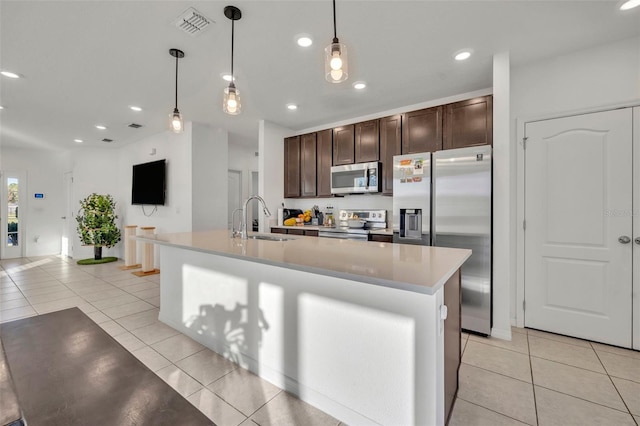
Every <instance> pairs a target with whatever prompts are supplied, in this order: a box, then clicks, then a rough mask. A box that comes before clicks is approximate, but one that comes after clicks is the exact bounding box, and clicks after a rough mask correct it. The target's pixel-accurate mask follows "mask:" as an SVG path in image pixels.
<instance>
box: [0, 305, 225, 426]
mask: <svg viewBox="0 0 640 426" xmlns="http://www.w3.org/2000/svg"><path fill="white" fill-rule="evenodd" d="M0 338H1V339H2V344H3V346H4V350H5V352H6V356H7V362H8V365H9V368H10V370H11V373H12V375H13V381H14V384H15V389H16V393H17V394H18V399H19V402H20V406H21V408H22V410H23V412H24V416H25V419H26V421H27V423H28V424H29V426H38V425H47V426H52V425H65V426H68V425H211V424H213V423H212V422H211V420H209V419H208V418H207V417H206V416H205V415H204V414H202V413H201V412H200V411H199V410H198V409H196V408H195V407H194V406H192V405H191V404H190V403H189V402H188V401H187V400H186V399H184V398H183V397H182V396H181V395H180V394H178V393H177V392H176V391H175V390H173V389H172V388H171V387H170V386H169V385H167V384H166V383H165V382H164V381H163V380H162V379H160V378H159V377H158V376H156V375H155V374H154V373H153V372H152V371H151V370H149V369H148V368H147V367H146V366H145V365H144V364H142V363H141V362H140V361H139V360H138V359H137V358H136V357H134V356H133V355H131V353H129V352H128V351H127V350H126V349H125V348H123V347H122V346H121V345H120V344H119V343H118V342H117V341H115V340H114V339H113V338H112V337H111V336H109V335H108V334H107V333H106V332H105V331H104V330H103V329H102V328H100V327H99V326H98V325H97V324H95V323H94V322H93V321H92V320H91V319H90V318H89V317H87V316H86V315H85V314H84V313H83V312H82V311H81V310H79V309H78V308H71V309H66V310H64V311H58V312H52V313H50V314H45V315H39V316H35V317H31V318H25V319H21V320H17V321H12V322H8V323H4V324H0Z"/></svg>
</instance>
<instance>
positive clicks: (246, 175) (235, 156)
mask: <svg viewBox="0 0 640 426" xmlns="http://www.w3.org/2000/svg"><path fill="white" fill-rule="evenodd" d="M255 153H256V150H255V149H254V148H250V147H248V146H243V145H238V144H235V145H229V158H228V161H229V169H230V170H239V171H240V172H242V199H243V200H244V199H246V198H247V197H249V196H250V195H254V194H252V193H251V172H257V171H258V168H259V164H258V163H259V157H258V156H256V154H255ZM255 192H256V193H257V192H258V191H255Z"/></svg>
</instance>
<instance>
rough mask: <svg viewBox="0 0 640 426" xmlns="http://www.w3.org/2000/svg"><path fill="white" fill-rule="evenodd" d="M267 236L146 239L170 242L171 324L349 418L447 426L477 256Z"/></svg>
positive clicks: (164, 259) (166, 246)
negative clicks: (464, 270) (465, 285)
mask: <svg viewBox="0 0 640 426" xmlns="http://www.w3.org/2000/svg"><path fill="white" fill-rule="evenodd" d="M262 237H265V238H271V239H270V240H262V239H248V240H241V239H232V238H230V233H229V231H227V230H217V231H209V232H195V233H176V234H164V235H163V234H160V235H154V236H145V237H138V238H137V239H139V240H141V241H144V242H150V243H155V244H158V245H160V269H161V271H162V273H161V285H160V286H161V290H160V291H161V303H160V320H161V321H163V322H165V323H166V324H168V325H170V326H172V327H174V328H175V329H177V330H179V331H180V332H182V333H184V334H186V335H188V336H190V337H192V338H193V339H195V340H197V341H198V342H200V343H202V344H203V345H205V346H207V347H209V348H211V349H212V350H214V351H216V352H217V353H220V354H222V355H224V356H225V357H227V358H229V359H231V360H233V361H234V362H237V363H238V364H240V365H241V366H242V367H244V368H247V369H249V370H251V371H252V372H254V373H256V374H258V375H259V376H261V377H263V378H264V379H266V380H268V381H270V382H272V383H274V384H275V385H277V386H279V387H281V388H283V389H285V390H287V391H289V392H291V393H293V394H296V395H298V396H299V397H300V399H302V400H304V401H306V402H309V403H310V404H312V405H315V406H316V407H318V408H320V409H321V410H323V411H325V412H327V413H329V414H331V415H333V416H334V417H336V418H338V419H339V420H341V421H343V422H345V423H348V424H354V425H356V424H389V425H399V424H402V425H409V424H423V425H439V424H444V423H445V419H446V418H447V414H448V412H449V410H450V408H451V403H452V402H453V399H454V397H455V392H456V391H457V370H458V366H459V359H460V310H459V309H460V293H459V291H460V275H459V268H460V266H461V265H462V264H463V263H464V261H465V260H466V259H467V258H468V257H469V256H470V254H471V252H470V251H469V250H459V249H445V248H437V247H426V246H411V245H404V244H389V243H376V242H359V241H350V240H335V239H328V238H314V237H301V236H293V235H286V236H285V235H281V236H278V235H273V234H262ZM278 239H282V241H278ZM445 302H446V304H447V305H448V319H447V320H446V321H444V320H443V319H442V318H443V317H445V316H446V310H447V309H446V308H444V307H443V306H444V305H445Z"/></svg>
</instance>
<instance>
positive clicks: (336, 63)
mask: <svg viewBox="0 0 640 426" xmlns="http://www.w3.org/2000/svg"><path fill="white" fill-rule="evenodd" d="M330 65H331V69H332V70H339V69H340V68H342V58H341V57H340V52H339V51H336V52H333V54H332V55H331V62H330Z"/></svg>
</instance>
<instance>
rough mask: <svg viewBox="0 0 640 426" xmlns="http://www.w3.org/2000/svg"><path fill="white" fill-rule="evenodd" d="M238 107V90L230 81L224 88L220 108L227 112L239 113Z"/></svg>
mask: <svg viewBox="0 0 640 426" xmlns="http://www.w3.org/2000/svg"><path fill="white" fill-rule="evenodd" d="M240 109H241V105H240V92H239V91H238V90H237V89H236V86H235V85H234V84H233V83H231V84H229V87H227V88H226V89H224V100H223V104H222V110H223V111H224V112H226V113H227V114H231V115H237V114H240Z"/></svg>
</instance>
